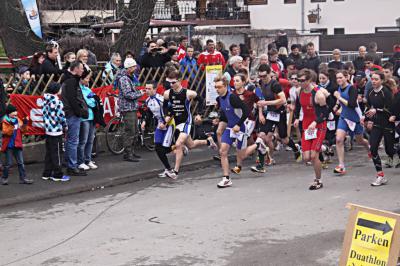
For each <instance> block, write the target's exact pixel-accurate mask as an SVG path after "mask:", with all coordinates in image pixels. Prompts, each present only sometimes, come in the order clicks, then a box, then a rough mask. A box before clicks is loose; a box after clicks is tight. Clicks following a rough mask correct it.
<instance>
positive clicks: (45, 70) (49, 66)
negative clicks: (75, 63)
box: [40, 57, 62, 75]
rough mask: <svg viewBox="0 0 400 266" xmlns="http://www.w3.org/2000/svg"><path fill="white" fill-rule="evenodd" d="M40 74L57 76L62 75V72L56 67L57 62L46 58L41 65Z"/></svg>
mask: <svg viewBox="0 0 400 266" xmlns="http://www.w3.org/2000/svg"><path fill="white" fill-rule="evenodd" d="M40 70H41V73H42V74H45V75H51V74H55V75H59V74H62V70H61V69H60V68H59V67H58V63H57V61H54V60H51V59H50V58H48V57H46V59H45V60H44V61H43V64H42V65H41V69H40Z"/></svg>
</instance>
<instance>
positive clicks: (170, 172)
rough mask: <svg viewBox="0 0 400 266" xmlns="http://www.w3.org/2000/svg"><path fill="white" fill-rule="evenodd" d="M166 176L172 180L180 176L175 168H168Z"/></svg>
mask: <svg viewBox="0 0 400 266" xmlns="http://www.w3.org/2000/svg"><path fill="white" fill-rule="evenodd" d="M165 176H166V177H169V178H171V179H172V180H176V179H177V178H178V174H177V173H176V172H175V171H174V170H167V171H166V172H165Z"/></svg>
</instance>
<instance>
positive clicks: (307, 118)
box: [299, 90, 317, 128]
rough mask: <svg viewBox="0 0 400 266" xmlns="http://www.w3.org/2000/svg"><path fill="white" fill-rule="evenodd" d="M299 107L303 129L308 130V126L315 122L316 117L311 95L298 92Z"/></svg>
mask: <svg viewBox="0 0 400 266" xmlns="http://www.w3.org/2000/svg"><path fill="white" fill-rule="evenodd" d="M299 100H300V105H301V109H302V110H303V114H304V115H303V128H308V126H309V125H310V124H311V123H312V122H313V121H315V119H316V118H317V116H316V115H315V109H314V103H313V93H312V92H311V91H310V92H308V93H307V92H304V91H303V90H302V91H301V92H300V98H299Z"/></svg>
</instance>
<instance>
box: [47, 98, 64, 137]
mask: <svg viewBox="0 0 400 266" xmlns="http://www.w3.org/2000/svg"><path fill="white" fill-rule="evenodd" d="M42 112H43V121H44V129H45V132H46V135H49V136H61V135H62V134H63V129H64V128H66V127H67V122H66V119H65V113H64V105H63V103H62V101H60V99H58V96H57V95H54V94H49V93H45V94H44V103H43V107H42Z"/></svg>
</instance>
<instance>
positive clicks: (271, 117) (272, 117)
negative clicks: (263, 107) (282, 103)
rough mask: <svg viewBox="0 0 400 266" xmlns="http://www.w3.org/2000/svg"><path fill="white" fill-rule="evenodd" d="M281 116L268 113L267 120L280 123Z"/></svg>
mask: <svg viewBox="0 0 400 266" xmlns="http://www.w3.org/2000/svg"><path fill="white" fill-rule="evenodd" d="M280 118H281V115H280V114H278V113H275V112H268V113H267V120H270V121H274V122H279V120H280Z"/></svg>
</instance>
